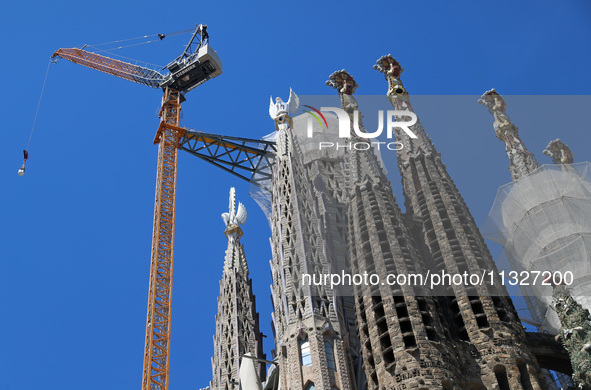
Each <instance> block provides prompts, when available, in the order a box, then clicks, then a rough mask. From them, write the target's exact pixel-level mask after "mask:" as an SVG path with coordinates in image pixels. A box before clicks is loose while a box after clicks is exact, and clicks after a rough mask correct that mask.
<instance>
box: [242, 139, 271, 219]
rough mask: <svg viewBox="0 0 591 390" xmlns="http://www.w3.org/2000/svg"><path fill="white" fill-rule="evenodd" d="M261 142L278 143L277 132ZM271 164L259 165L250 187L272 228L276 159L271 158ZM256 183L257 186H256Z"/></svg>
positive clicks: (250, 191)
mask: <svg viewBox="0 0 591 390" xmlns="http://www.w3.org/2000/svg"><path fill="white" fill-rule="evenodd" d="M261 140H263V141H272V142H277V132H276V131H274V132H272V133H271V134H267V135H266V136H264V137H262V138H261ZM268 161H269V164H268V165H267V164H265V165H259V167H258V168H257V170H256V171H255V173H254V174H253V176H252V179H251V180H250V186H249V191H248V192H249V194H250V196H251V197H252V199H254V201H255V202H256V203H257V204H258V205H259V207H260V208H261V210H263V213H265V216H266V217H267V221H268V222H269V226H271V192H270V189H271V185H272V183H271V173H272V170H273V165H274V162H275V159H274V158H269V160H268ZM255 183H256V184H255Z"/></svg>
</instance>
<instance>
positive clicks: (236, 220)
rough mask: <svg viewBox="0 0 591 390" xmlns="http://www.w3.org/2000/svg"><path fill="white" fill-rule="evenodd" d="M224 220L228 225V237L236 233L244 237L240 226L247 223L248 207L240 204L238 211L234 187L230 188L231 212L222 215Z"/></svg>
mask: <svg viewBox="0 0 591 390" xmlns="http://www.w3.org/2000/svg"><path fill="white" fill-rule="evenodd" d="M222 220H223V221H224V223H225V224H226V231H225V232H226V235H228V234H232V233H234V232H238V234H239V235H242V234H241V229H240V226H242V225H244V223H245V222H246V207H244V205H243V204H242V203H240V202H239V203H238V209H236V190H235V189H234V187H231V188H230V205H229V212H227V213H223V214H222Z"/></svg>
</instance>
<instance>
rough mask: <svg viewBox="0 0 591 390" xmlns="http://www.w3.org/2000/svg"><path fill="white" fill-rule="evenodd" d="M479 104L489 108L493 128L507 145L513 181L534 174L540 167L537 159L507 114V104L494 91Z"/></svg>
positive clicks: (485, 94)
mask: <svg viewBox="0 0 591 390" xmlns="http://www.w3.org/2000/svg"><path fill="white" fill-rule="evenodd" d="M478 103H480V104H482V105H483V106H485V107H486V108H488V112H490V113H491V114H492V115H493V117H494V119H495V121H494V123H493V127H494V129H495V134H496V136H497V138H498V139H500V140H501V141H503V142H504V143H505V151H506V153H507V157H509V161H510V165H509V171H510V172H511V178H512V179H513V181H516V180H519V179H520V178H521V177H523V176H525V175H527V174H529V173H531V172H533V171H534V170H536V169H537V168H539V167H540V164H539V163H538V161H537V160H536V157H535V156H534V155H533V153H532V152H530V151H529V150H527V148H526V147H525V144H524V143H523V141H522V140H521V138H520V137H519V131H518V130H519V129H518V128H517V126H515V125H514V124H513V123H512V122H511V119H509V116H508V115H507V114H506V113H505V109H506V107H507V103H506V102H505V100H504V99H503V97H502V96H501V95H499V93H498V92H497V91H495V90H494V89H491V90H490V91H486V92H485V93H484V94H483V95H482V96H481V97H480V99H479V100H478Z"/></svg>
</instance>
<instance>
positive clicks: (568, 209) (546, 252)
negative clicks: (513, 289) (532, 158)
mask: <svg viewBox="0 0 591 390" xmlns="http://www.w3.org/2000/svg"><path fill="white" fill-rule="evenodd" d="M482 230H483V232H484V235H485V237H487V238H489V239H491V240H493V241H496V242H498V243H500V244H502V245H503V246H504V249H505V253H506V255H507V258H508V259H509V263H510V265H511V266H512V268H513V269H514V270H515V271H540V272H545V271H550V272H552V273H553V274H554V273H555V272H559V273H560V274H561V275H568V273H569V272H570V273H572V276H573V280H572V284H571V285H570V286H569V288H570V289H571V293H572V295H573V297H574V298H575V299H576V300H577V301H578V302H579V303H580V304H581V305H583V307H585V308H587V309H591V305H590V304H591V171H590V164H589V163H588V162H584V163H577V164H572V165H544V166H542V167H540V168H539V169H537V170H535V171H534V172H532V173H531V174H529V175H527V176H525V177H523V178H521V179H519V180H518V181H516V182H513V183H509V184H506V185H504V186H502V187H500V188H499V190H498V192H497V197H496V199H495V202H494V205H493V207H492V209H491V211H490V213H489V216H488V219H487V221H486V222H485V223H484V225H483V229H482ZM543 275H544V274H541V276H540V278H539V279H538V280H537V281H536V283H535V284H532V282H533V278H532V277H530V278H529V280H527V282H528V283H530V285H529V286H523V285H522V286H520V287H521V289H522V292H523V294H524V295H533V297H534V298H533V299H534V300H535V301H536V306H537V307H536V308H534V310H531V309H532V308H530V310H531V311H532V316H533V317H534V320H535V321H537V322H539V323H543V324H544V328H546V329H547V330H548V331H556V330H557V329H558V328H559V327H560V323H559V321H558V317H557V316H556V314H555V313H554V312H553V310H552V309H551V308H550V304H551V301H552V286H550V285H542V282H543V281H544V280H545V278H544V276H543ZM546 275H547V274H546ZM557 277H558V274H557ZM520 279H521V278H520ZM557 280H558V282H559V280H560V279H557ZM550 281H552V280H547V282H550Z"/></svg>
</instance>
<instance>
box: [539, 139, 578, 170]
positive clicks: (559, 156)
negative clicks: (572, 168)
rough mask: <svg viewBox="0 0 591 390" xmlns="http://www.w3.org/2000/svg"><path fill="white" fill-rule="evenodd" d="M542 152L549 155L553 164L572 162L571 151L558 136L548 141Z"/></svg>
mask: <svg viewBox="0 0 591 390" xmlns="http://www.w3.org/2000/svg"><path fill="white" fill-rule="evenodd" d="M542 153H544V154H545V155H546V156H550V158H552V162H553V163H554V164H572V163H573V162H574V158H573V152H571V150H570V148H569V147H568V145H566V144H565V143H564V142H562V141H561V140H560V138H557V139H555V140H554V141H550V143H548V146H546V149H544V151H543V152H542Z"/></svg>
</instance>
